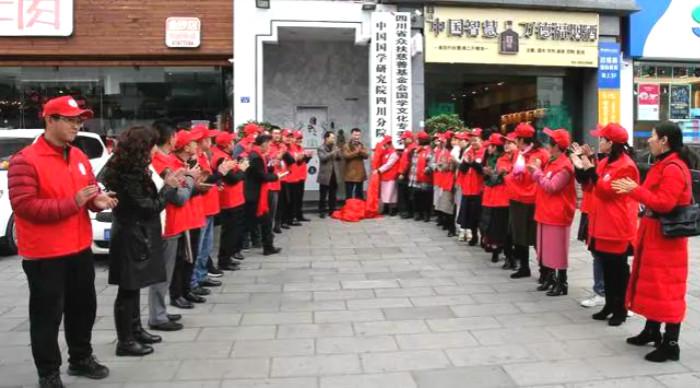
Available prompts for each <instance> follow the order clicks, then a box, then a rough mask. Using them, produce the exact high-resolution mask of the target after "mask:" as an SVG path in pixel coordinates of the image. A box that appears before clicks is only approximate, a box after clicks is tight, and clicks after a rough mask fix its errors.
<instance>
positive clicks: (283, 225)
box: [280, 224, 290, 229]
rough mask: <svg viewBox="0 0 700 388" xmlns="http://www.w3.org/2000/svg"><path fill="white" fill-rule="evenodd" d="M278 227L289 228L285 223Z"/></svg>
mask: <svg viewBox="0 0 700 388" xmlns="http://www.w3.org/2000/svg"><path fill="white" fill-rule="evenodd" d="M280 228H282V229H290V228H289V225H287V224H282V225H281V226H280Z"/></svg>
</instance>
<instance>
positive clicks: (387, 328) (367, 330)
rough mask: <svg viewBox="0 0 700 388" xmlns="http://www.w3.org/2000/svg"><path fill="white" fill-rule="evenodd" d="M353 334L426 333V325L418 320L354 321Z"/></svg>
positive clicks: (369, 335) (368, 335)
mask: <svg viewBox="0 0 700 388" xmlns="http://www.w3.org/2000/svg"><path fill="white" fill-rule="evenodd" d="M353 326H354V327H355V334H356V335H359V336H366V337H371V336H376V335H392V334H413V333H427V332H428V326H426V324H425V322H423V321H420V320H415V321H386V322H356V323H354V324H353Z"/></svg>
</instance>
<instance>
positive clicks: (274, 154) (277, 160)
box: [267, 127, 289, 234]
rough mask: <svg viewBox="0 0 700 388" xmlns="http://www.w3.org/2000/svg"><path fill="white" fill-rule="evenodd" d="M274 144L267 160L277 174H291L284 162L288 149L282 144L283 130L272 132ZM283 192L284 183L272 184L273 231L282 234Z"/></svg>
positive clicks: (277, 129) (271, 143)
mask: <svg viewBox="0 0 700 388" xmlns="http://www.w3.org/2000/svg"><path fill="white" fill-rule="evenodd" d="M271 135H272V142H270V148H269V149H268V151H267V159H268V160H269V161H270V163H271V164H272V167H273V170H274V172H275V174H277V175H279V176H281V177H282V176H286V175H287V174H289V172H288V171H287V167H286V165H285V163H284V162H283V161H282V158H283V156H284V153H285V151H286V149H287V147H286V146H285V145H284V143H282V129H280V128H278V127H275V128H273V129H272V131H271ZM281 191H282V181H281V180H279V179H278V180H277V181H275V182H272V183H270V218H271V219H272V220H273V228H272V231H273V232H274V233H278V234H279V233H282V229H281V228H280V226H281V225H282V217H281V215H282V212H281V211H279V208H280V203H281V201H280V192H281Z"/></svg>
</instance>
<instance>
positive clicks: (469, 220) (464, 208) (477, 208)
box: [457, 195, 481, 229]
mask: <svg viewBox="0 0 700 388" xmlns="http://www.w3.org/2000/svg"><path fill="white" fill-rule="evenodd" d="M480 218H481V195H463V196H462V204H461V205H460V207H459V217H458V218H457V223H459V226H461V227H462V229H476V228H478V227H479V220H480Z"/></svg>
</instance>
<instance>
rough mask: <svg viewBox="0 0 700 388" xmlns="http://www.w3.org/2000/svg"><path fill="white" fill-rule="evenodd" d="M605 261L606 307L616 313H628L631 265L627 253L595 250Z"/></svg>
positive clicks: (595, 253) (597, 255)
mask: <svg viewBox="0 0 700 388" xmlns="http://www.w3.org/2000/svg"><path fill="white" fill-rule="evenodd" d="M593 255H594V256H595V257H598V258H599V259H600V260H601V262H602V263H603V281H604V282H605V307H606V308H607V309H609V310H610V311H611V312H612V313H614V314H618V315H619V314H627V311H626V309H625V294H626V292H627V282H628V281H629V278H630V266H629V264H627V254H626V253H622V254H614V253H606V252H600V251H597V250H596V251H593Z"/></svg>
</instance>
